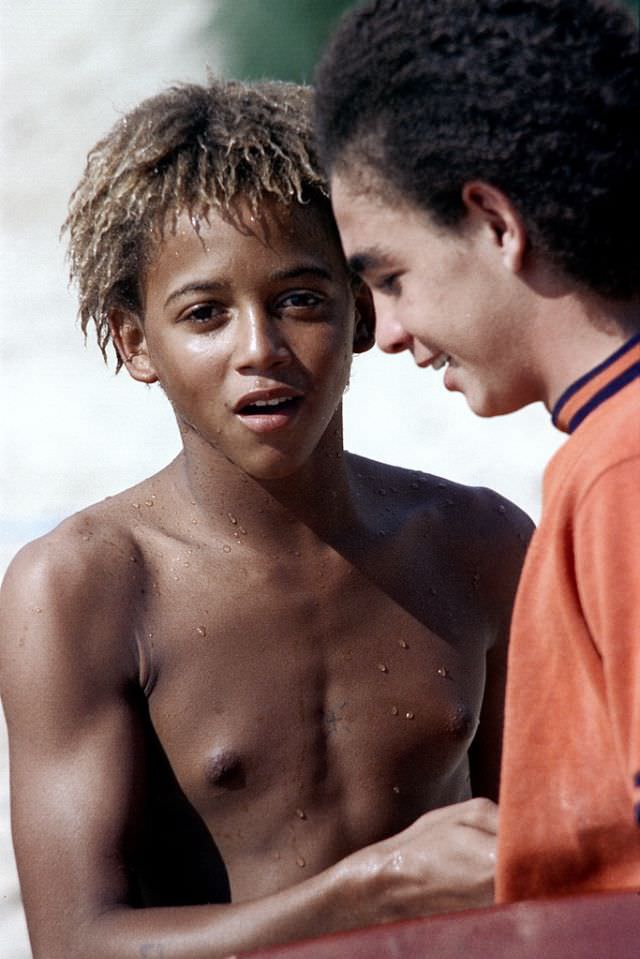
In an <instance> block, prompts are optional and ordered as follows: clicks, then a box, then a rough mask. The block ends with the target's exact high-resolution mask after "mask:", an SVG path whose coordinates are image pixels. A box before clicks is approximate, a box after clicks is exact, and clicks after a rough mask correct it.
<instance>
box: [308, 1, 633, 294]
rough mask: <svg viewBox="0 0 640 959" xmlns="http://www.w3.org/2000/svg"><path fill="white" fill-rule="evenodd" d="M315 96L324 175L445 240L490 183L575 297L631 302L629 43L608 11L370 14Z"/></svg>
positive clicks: (373, 6) (320, 79) (438, 7)
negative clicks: (390, 196)
mask: <svg viewBox="0 0 640 959" xmlns="http://www.w3.org/2000/svg"><path fill="white" fill-rule="evenodd" d="M315 85H316V99H315V113H316V118H315V119H316V135H317V139H318V144H319V149H320V154H321V158H322V160H323V162H324V164H325V168H326V169H327V170H328V171H329V172H334V171H337V172H340V171H341V170H342V171H343V172H346V173H349V172H351V173H356V172H358V171H364V173H365V174H366V173H367V171H368V172H370V173H371V175H372V177H373V179H372V184H373V186H372V188H373V189H376V184H377V185H378V186H379V185H380V183H386V184H387V186H389V185H390V186H391V187H392V188H395V190H396V191H397V192H398V193H399V194H400V195H401V196H402V197H404V198H406V199H407V200H409V201H410V202H413V203H415V204H416V205H418V206H420V207H421V208H423V209H425V210H426V211H427V212H428V213H429V214H430V215H431V216H432V217H433V218H434V219H435V220H436V221H437V222H438V223H440V224H441V225H444V226H449V227H455V225H456V224H457V223H459V222H460V220H461V218H462V217H463V215H464V208H463V204H462V199H461V188H462V186H463V184H464V183H465V182H467V181H469V180H472V179H483V180H486V181H488V182H491V183H493V184H494V185H495V186H497V187H499V188H500V189H502V190H503V191H504V192H505V193H506V194H507V195H508V196H509V197H510V198H511V200H512V202H513V203H514V204H515V205H516V206H517V208H518V210H519V212H520V214H521V216H522V217H523V220H524V222H525V225H526V228H527V231H528V236H529V239H530V242H531V243H532V245H533V246H534V248H536V249H538V250H540V251H541V252H542V253H543V254H544V255H546V256H547V257H548V259H549V261H550V262H552V263H554V264H555V265H556V267H558V268H560V269H561V270H562V271H564V272H565V273H566V274H567V275H569V276H571V277H572V278H573V279H574V280H575V281H577V282H578V283H579V284H580V285H581V286H583V287H586V288H588V289H590V290H592V291H594V292H596V293H599V294H600V295H602V296H606V297H611V298H614V299H628V298H634V297H635V296H637V295H638V292H639V290H640V270H639V269H638V266H639V256H638V250H639V249H640V244H639V243H638V230H639V226H640V200H639V197H640V162H639V158H640V138H639V136H638V127H639V120H640V115H639V114H640V111H639V106H640V97H639V95H638V94H639V89H640V61H639V54H638V32H637V28H636V27H635V25H634V22H633V19H632V16H631V14H630V13H629V12H628V11H627V10H625V9H624V8H622V7H621V6H620V4H617V3H615V2H614V0H373V2H369V3H367V4H365V5H364V6H360V7H358V8H356V9H354V10H351V11H349V12H348V13H347V14H346V15H345V16H344V17H343V19H342V21H341V24H340V26H339V27H338V30H337V32H336V33H335V35H334V37H333V39H332V41H331V42H330V44H329V46H328V48H327V50H326V51H325V53H324V56H323V58H322V60H321V62H320V65H319V67H318V69H317V72H316V78H315ZM365 182H366V181H365Z"/></svg>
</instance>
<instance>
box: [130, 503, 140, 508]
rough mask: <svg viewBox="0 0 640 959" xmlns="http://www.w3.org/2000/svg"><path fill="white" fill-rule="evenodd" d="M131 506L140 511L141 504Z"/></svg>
mask: <svg viewBox="0 0 640 959" xmlns="http://www.w3.org/2000/svg"><path fill="white" fill-rule="evenodd" d="M131 505H132V506H133V508H134V509H140V503H132V504H131Z"/></svg>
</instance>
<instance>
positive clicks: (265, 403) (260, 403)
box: [251, 397, 287, 406]
mask: <svg viewBox="0 0 640 959" xmlns="http://www.w3.org/2000/svg"><path fill="white" fill-rule="evenodd" d="M286 402H287V400H286V397H284V398H281V399H279V400H256V401H255V403H252V404H251V405H252V406H279V405H280V403H286Z"/></svg>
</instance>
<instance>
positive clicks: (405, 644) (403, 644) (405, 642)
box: [398, 639, 409, 649]
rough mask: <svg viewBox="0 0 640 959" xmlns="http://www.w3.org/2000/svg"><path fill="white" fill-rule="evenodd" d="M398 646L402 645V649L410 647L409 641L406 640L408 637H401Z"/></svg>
mask: <svg viewBox="0 0 640 959" xmlns="http://www.w3.org/2000/svg"><path fill="white" fill-rule="evenodd" d="M398 646H400V647H401V649H409V643H408V642H407V641H406V639H399V640H398Z"/></svg>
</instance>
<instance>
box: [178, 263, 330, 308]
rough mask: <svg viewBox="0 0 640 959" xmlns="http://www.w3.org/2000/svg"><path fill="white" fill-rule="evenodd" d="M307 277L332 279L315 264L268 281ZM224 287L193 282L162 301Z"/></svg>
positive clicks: (278, 273) (218, 283)
mask: <svg viewBox="0 0 640 959" xmlns="http://www.w3.org/2000/svg"><path fill="white" fill-rule="evenodd" d="M309 275H311V276H316V277H319V278H320V279H322V280H331V279H333V277H332V275H331V273H330V272H329V271H328V270H325V269H324V267H322V266H318V265H317V264H315V263H301V264H300V265H299V266H293V267H291V268H290V269H286V270H276V271H275V272H274V273H271V274H270V275H269V280H270V282H272V283H274V282H275V283H277V282H280V281H282V280H295V279H297V278H298V277H300V276H309ZM226 287H227V284H226V283H224V282H221V281H217V280H193V281H192V282H190V283H185V284H184V286H181V287H179V288H178V289H177V290H174V291H173V292H172V293H170V294H169V296H168V297H167V298H166V300H165V301H164V306H165V307H167V306H168V305H169V303H172V302H173V300H177V299H179V298H180V297H181V296H186V295H187V294H188V293H220V292H221V291H222V290H224V289H225V288H226Z"/></svg>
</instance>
